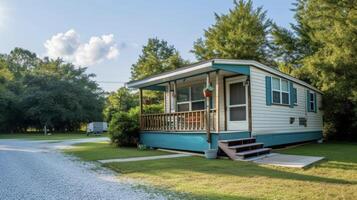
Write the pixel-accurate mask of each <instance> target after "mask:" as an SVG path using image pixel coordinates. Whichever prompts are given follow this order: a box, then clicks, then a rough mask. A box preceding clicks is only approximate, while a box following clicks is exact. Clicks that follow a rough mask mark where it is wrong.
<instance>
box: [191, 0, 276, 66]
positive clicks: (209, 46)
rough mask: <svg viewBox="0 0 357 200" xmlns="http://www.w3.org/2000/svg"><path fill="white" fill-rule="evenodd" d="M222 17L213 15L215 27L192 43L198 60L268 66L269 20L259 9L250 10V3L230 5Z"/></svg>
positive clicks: (251, 7)
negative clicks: (227, 60) (248, 61)
mask: <svg viewBox="0 0 357 200" xmlns="http://www.w3.org/2000/svg"><path fill="white" fill-rule="evenodd" d="M234 5H235V6H234V8H233V9H231V10H230V11H229V13H228V14H225V15H218V14H215V15H216V23H215V24H214V25H213V26H211V27H209V28H208V29H207V30H205V32H204V38H203V39H202V38H200V39H198V40H197V41H196V42H195V43H194V49H193V50H192V52H193V53H195V55H196V57H197V59H198V60H207V59H212V58H231V59H252V60H257V61H260V62H263V63H268V62H270V61H271V60H270V59H269V41H268V33H269V31H270V26H271V20H269V19H267V17H266V11H263V9H262V7H258V8H256V9H254V8H253V3H252V1H251V0H248V1H244V0H239V1H238V2H237V1H234Z"/></svg>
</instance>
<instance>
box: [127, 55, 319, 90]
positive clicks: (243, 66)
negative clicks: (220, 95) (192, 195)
mask: <svg viewBox="0 0 357 200" xmlns="http://www.w3.org/2000/svg"><path fill="white" fill-rule="evenodd" d="M250 67H256V68H258V69H261V70H263V71H266V72H269V73H271V74H274V75H276V76H280V77H282V78H285V79H288V80H290V81H293V82H295V83H298V84H300V85H303V86H305V87H307V88H309V89H312V90H314V91H316V92H319V93H322V92H321V91H320V90H318V89H317V88H315V87H313V86H312V85H310V84H308V83H306V82H304V81H301V80H299V79H297V78H294V77H292V76H290V75H288V74H285V73H283V72H281V71H279V70H277V69H275V68H273V67H269V66H266V65H263V64H261V63H259V62H256V61H253V60H234V59H212V60H207V61H203V62H198V63H194V64H191V65H188V66H185V67H181V68H178V69H176V70H172V71H168V72H164V73H161V74H157V75H153V76H149V77H147V78H145V79H141V80H136V81H130V82H128V83H126V86H127V87H128V88H150V87H152V86H155V85H159V84H163V83H167V82H170V81H175V80H180V79H184V78H188V77H192V76H197V75H200V74H204V73H207V72H213V71H216V70H224V71H228V72H233V73H239V74H245V75H250Z"/></svg>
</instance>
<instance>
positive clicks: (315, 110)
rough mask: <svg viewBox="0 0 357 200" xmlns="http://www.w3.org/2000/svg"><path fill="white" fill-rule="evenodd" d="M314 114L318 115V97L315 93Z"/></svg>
mask: <svg viewBox="0 0 357 200" xmlns="http://www.w3.org/2000/svg"><path fill="white" fill-rule="evenodd" d="M314 112H315V113H317V95H316V92H315V93H314Z"/></svg>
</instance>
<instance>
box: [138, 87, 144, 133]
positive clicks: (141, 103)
mask: <svg viewBox="0 0 357 200" xmlns="http://www.w3.org/2000/svg"><path fill="white" fill-rule="evenodd" d="M139 106H140V110H139V123H140V128H141V129H142V128H143V126H142V125H143V124H142V117H141V116H142V114H143V89H141V88H140V89H139Z"/></svg>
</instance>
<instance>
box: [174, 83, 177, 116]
mask: <svg viewBox="0 0 357 200" xmlns="http://www.w3.org/2000/svg"><path fill="white" fill-rule="evenodd" d="M174 110H175V112H176V111H177V83H176V81H174Z"/></svg>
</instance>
